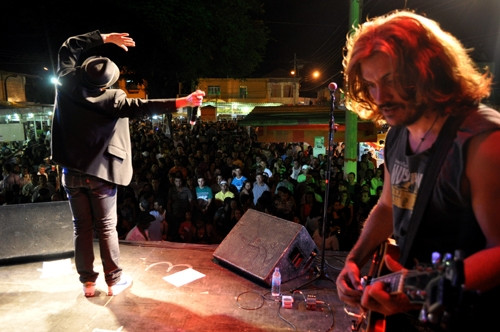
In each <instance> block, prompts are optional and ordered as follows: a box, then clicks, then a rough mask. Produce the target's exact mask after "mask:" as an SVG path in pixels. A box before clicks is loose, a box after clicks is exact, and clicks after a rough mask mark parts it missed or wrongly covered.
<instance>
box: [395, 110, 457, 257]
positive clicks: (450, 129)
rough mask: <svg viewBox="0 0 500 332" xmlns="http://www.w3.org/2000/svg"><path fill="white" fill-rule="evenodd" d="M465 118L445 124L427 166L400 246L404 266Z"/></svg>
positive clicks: (452, 118) (454, 118) (450, 120)
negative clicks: (445, 161) (441, 171)
mask: <svg viewBox="0 0 500 332" xmlns="http://www.w3.org/2000/svg"><path fill="white" fill-rule="evenodd" d="M464 118H465V116H463V115H459V116H450V117H449V118H448V120H447V121H446V122H445V124H444V126H443V128H442V130H441V132H440V133H439V136H438V138H437V141H436V146H435V147H436V149H435V150H434V152H433V153H432V156H431V158H430V159H429V161H428V163H427V166H426V168H425V173H424V176H423V178H422V183H421V185H420V189H419V191H418V195H417V198H416V200H415V205H414V207H413V213H412V215H411V217H410V219H409V220H408V228H407V229H408V231H407V234H406V236H405V237H404V239H403V241H402V242H403V243H401V244H400V252H401V255H400V258H399V262H400V263H401V264H402V265H403V266H404V265H405V264H406V261H407V260H408V255H409V254H410V248H411V247H412V243H413V241H414V239H415V236H416V234H417V230H418V227H419V225H420V221H421V220H422V217H423V215H424V212H425V210H426V207H427V204H428V202H429V199H430V197H431V193H432V192H433V189H434V185H435V184H436V179H437V177H438V174H439V171H440V170H441V167H442V165H443V163H444V160H445V159H446V156H447V155H448V152H449V151H450V147H451V145H452V143H453V140H454V139H455V137H456V133H457V130H458V127H459V126H460V124H461V123H462V121H463V120H464Z"/></svg>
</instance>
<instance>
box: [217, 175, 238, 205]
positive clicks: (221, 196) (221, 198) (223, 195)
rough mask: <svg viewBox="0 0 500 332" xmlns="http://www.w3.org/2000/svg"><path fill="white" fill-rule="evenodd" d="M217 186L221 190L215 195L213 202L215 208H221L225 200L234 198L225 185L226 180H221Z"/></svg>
mask: <svg viewBox="0 0 500 332" xmlns="http://www.w3.org/2000/svg"><path fill="white" fill-rule="evenodd" d="M219 185H220V189H221V190H220V191H219V192H218V193H217V194H215V202H216V203H215V206H216V207H217V208H219V207H221V206H222V205H223V204H224V200H225V199H226V198H228V197H229V198H233V197H234V194H233V193H232V192H231V191H229V187H228V185H227V181H226V180H222V181H221V182H220V184H219Z"/></svg>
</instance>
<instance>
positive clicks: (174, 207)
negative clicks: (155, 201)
mask: <svg viewBox="0 0 500 332" xmlns="http://www.w3.org/2000/svg"><path fill="white" fill-rule="evenodd" d="M187 211H193V193H192V192H191V190H189V188H188V187H186V186H185V185H184V182H183V176H182V174H181V173H180V172H178V173H176V175H175V176H174V186H173V187H171V188H170V190H169V192H168V202H167V222H168V233H167V240H168V241H178V230H179V225H180V223H181V222H182V221H184V218H185V216H186V212H187Z"/></svg>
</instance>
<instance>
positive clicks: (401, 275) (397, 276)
mask: <svg viewBox="0 0 500 332" xmlns="http://www.w3.org/2000/svg"><path fill="white" fill-rule="evenodd" d="M437 275H438V272H437V271H436V270H433V269H428V270H422V271H420V270H402V271H398V272H393V273H390V274H386V275H383V276H380V277H377V278H372V279H371V280H370V284H373V283H375V282H377V281H380V282H382V283H384V284H385V286H386V289H385V290H386V291H387V292H388V293H390V294H398V293H405V294H406V295H407V296H408V297H409V298H410V301H411V302H413V303H424V302H425V299H426V296H427V294H426V291H425V289H426V286H427V284H428V283H429V281H430V280H431V279H433V278H434V277H435V276H437Z"/></svg>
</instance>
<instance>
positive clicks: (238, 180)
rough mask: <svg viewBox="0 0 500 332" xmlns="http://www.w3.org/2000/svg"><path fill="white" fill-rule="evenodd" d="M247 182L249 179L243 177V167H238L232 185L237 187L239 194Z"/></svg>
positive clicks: (235, 169)
mask: <svg viewBox="0 0 500 332" xmlns="http://www.w3.org/2000/svg"><path fill="white" fill-rule="evenodd" d="M246 180H247V177H246V176H245V175H243V171H242V170H241V167H239V166H237V167H235V168H234V169H233V179H232V180H231V185H233V186H235V187H236V189H237V190H238V192H240V191H241V188H242V187H243V183H245V181H246Z"/></svg>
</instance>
